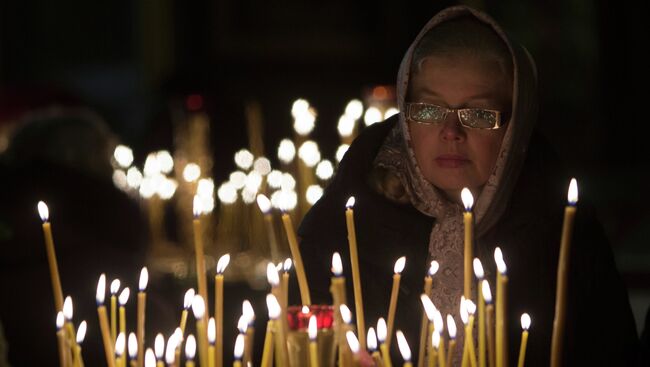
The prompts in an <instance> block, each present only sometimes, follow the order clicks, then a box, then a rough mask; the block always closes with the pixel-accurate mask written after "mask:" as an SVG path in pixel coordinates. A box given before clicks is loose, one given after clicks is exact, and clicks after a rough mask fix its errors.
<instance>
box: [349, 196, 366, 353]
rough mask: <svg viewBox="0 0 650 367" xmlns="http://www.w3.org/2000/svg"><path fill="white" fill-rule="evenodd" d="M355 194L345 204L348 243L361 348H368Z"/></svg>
mask: <svg viewBox="0 0 650 367" xmlns="http://www.w3.org/2000/svg"><path fill="white" fill-rule="evenodd" d="M354 204H355V200H354V196H352V197H350V198H349V199H348V201H347V203H346V204H345V207H346V210H345V220H346V225H347V230H348V245H349V247H350V263H351V267H352V286H353V289H354V305H355V310H356V313H357V330H358V331H359V339H360V343H361V349H364V350H365V349H366V345H365V344H366V336H365V333H366V324H365V319H364V314H363V294H362V291H361V273H360V271H359V255H358V249H357V234H356V229H355V226H354V210H353V207H354Z"/></svg>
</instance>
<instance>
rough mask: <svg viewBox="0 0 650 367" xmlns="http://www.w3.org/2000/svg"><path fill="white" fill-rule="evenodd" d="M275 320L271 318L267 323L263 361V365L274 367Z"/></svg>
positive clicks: (264, 366) (263, 366)
mask: <svg viewBox="0 0 650 367" xmlns="http://www.w3.org/2000/svg"><path fill="white" fill-rule="evenodd" d="M273 324H274V322H273V320H269V322H267V323H266V335H265V336H264V348H263V351H262V363H261V364H260V366H261V367H272V363H273V333H274V330H273V328H274V326H273Z"/></svg>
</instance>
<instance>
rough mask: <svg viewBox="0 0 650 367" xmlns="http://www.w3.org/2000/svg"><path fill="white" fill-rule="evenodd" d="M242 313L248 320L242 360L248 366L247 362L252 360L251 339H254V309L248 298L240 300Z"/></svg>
mask: <svg viewBox="0 0 650 367" xmlns="http://www.w3.org/2000/svg"><path fill="white" fill-rule="evenodd" d="M242 315H244V316H245V317H246V319H247V320H248V325H247V328H246V340H245V343H244V360H243V363H244V366H248V363H249V362H250V363H252V360H253V341H254V340H255V311H254V310H253V306H252V305H251V303H250V301H248V300H244V302H242Z"/></svg>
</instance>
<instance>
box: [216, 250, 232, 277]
mask: <svg viewBox="0 0 650 367" xmlns="http://www.w3.org/2000/svg"><path fill="white" fill-rule="evenodd" d="M229 263H230V254H225V255H223V256H221V257H220V258H219V261H217V274H223V272H224V271H226V268H227V267H228V264H229Z"/></svg>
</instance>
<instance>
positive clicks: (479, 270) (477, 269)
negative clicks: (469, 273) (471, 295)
mask: <svg viewBox="0 0 650 367" xmlns="http://www.w3.org/2000/svg"><path fill="white" fill-rule="evenodd" d="M472 265H474V275H475V276H476V278H477V279H478V280H481V279H483V277H485V272H484V271H483V264H482V263H481V260H479V259H478V257H475V258H474V262H473V264H472Z"/></svg>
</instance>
